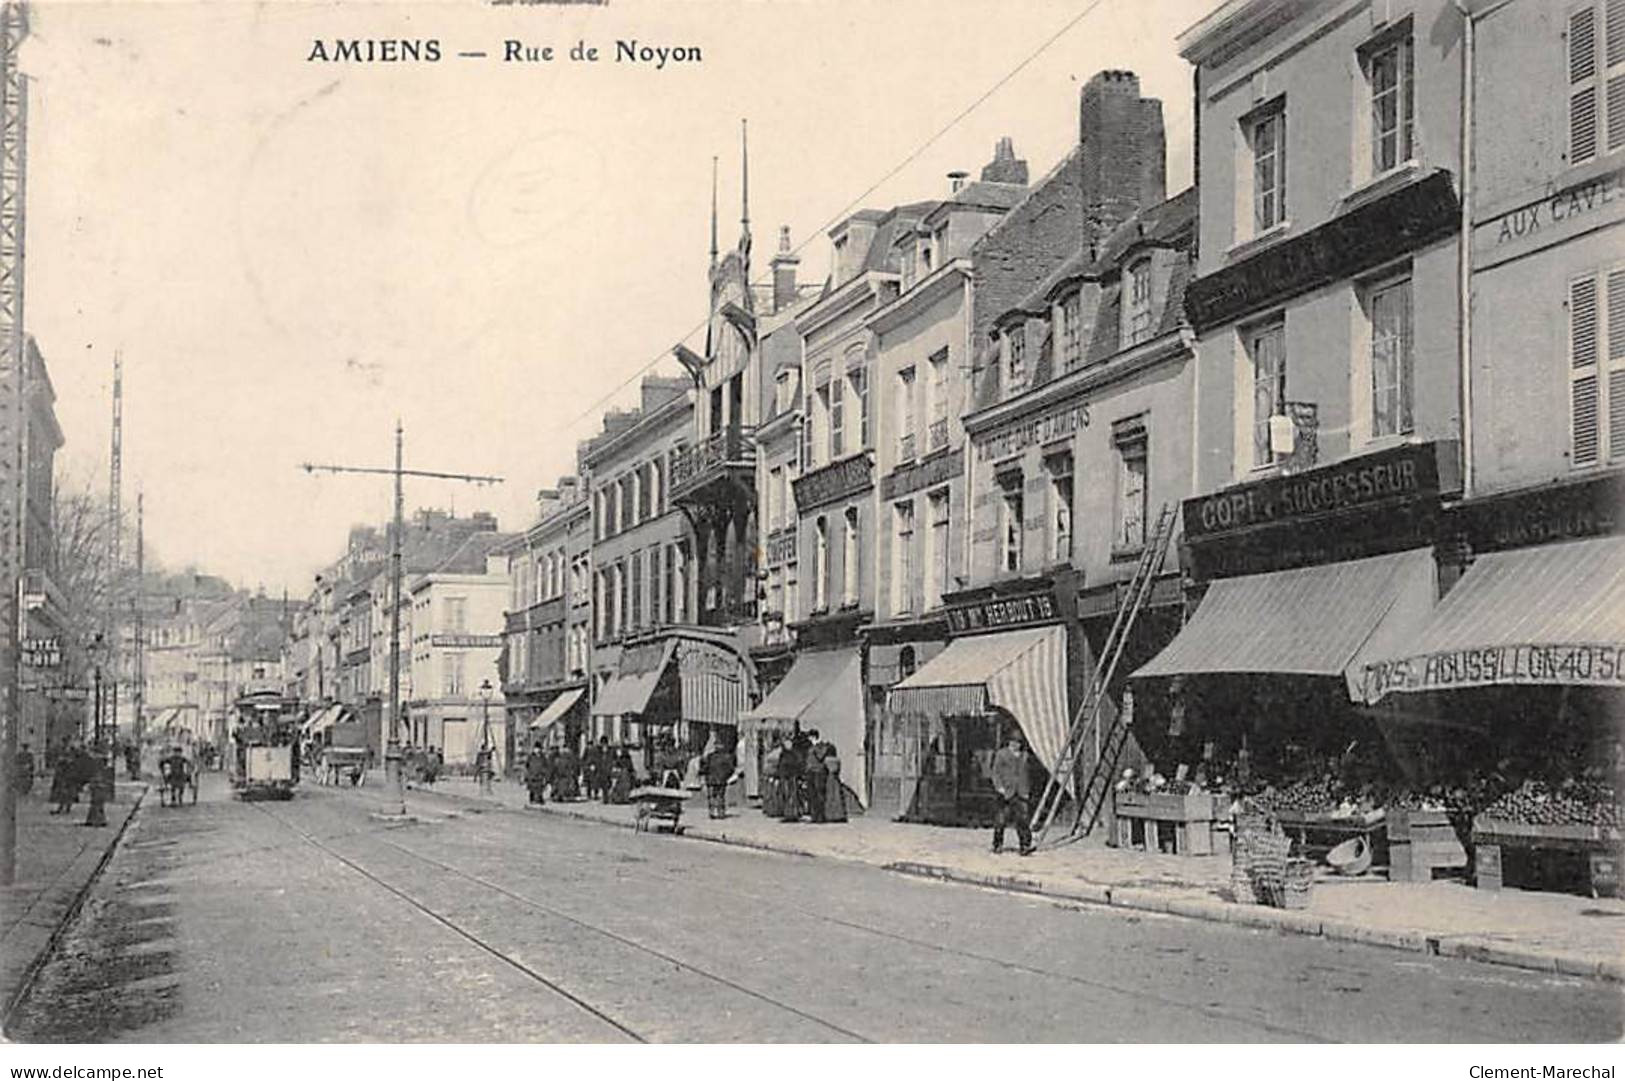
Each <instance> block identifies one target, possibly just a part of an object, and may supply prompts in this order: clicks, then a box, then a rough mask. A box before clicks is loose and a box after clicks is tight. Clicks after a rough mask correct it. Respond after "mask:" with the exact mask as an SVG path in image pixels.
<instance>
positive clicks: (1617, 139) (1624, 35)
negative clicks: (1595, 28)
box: [1603, 0, 1625, 150]
mask: <svg viewBox="0 0 1625 1081" xmlns="http://www.w3.org/2000/svg"><path fill="white" fill-rule="evenodd" d="M1603 67H1604V69H1605V76H1606V78H1607V89H1606V92H1605V97H1606V101H1605V104H1604V109H1605V116H1604V119H1605V120H1606V122H1607V125H1608V149H1609V150H1618V149H1619V148H1620V147H1622V146H1625V0H1608V5H1607V7H1606V8H1604V15H1603Z"/></svg>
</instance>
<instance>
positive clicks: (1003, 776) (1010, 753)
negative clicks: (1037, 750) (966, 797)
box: [993, 733, 1033, 856]
mask: <svg viewBox="0 0 1625 1081" xmlns="http://www.w3.org/2000/svg"><path fill="white" fill-rule="evenodd" d="M993 790H994V791H995V792H996V793H998V796H999V808H998V817H997V818H995V819H994V820H993V851H994V852H1003V851H1004V827H1005V826H1006V825H1007V824H1009V823H1011V822H1014V823H1015V827H1016V838H1017V839H1018V840H1019V841H1020V842H1021V854H1022V855H1023V856H1030V855H1032V854H1033V833H1032V827H1031V826H1030V825H1029V823H1028V819H1029V818H1030V817H1031V814H1030V812H1029V809H1028V805H1027V801H1028V799H1029V798H1030V796H1031V793H1032V769H1031V760H1030V759H1029V758H1028V757H1027V743H1026V741H1025V740H1023V739H1022V738H1021V737H1020V736H1019V735H1016V734H1014V733H1012V734H1011V736H1010V739H1009V741H1008V742H1006V743H1005V745H1004V746H1003V747H1002V748H1000V749H999V752H998V753H997V754H995V755H994V756H993Z"/></svg>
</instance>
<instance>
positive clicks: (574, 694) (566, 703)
mask: <svg viewBox="0 0 1625 1081" xmlns="http://www.w3.org/2000/svg"><path fill="white" fill-rule="evenodd" d="M586 693H587V691H586V688H584V687H577V688H576V689H575V690H573V691H560V692H559V696H558V697H557V698H555V699H553V701H551V702H549V703H548V704H547V708H546V709H544V710H542V712H541V713H539V714H537V715H536V719H535V720H533V721H531V722H530V730H531V731H532V732H535V731H539V730H541V729H544V728H552V727H553V726H554V725H555V724H558V723H559V722H560V721H562V720H564V715H565V714H566V713H569V712H570V709H571V707H573V706H574V705H575V704H576V703H577V702H579V701H581V696H582V695H584V694H586Z"/></svg>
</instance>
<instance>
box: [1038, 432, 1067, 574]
mask: <svg viewBox="0 0 1625 1081" xmlns="http://www.w3.org/2000/svg"><path fill="white" fill-rule="evenodd" d="M1044 467H1045V469H1046V471H1047V472H1048V473H1049V558H1050V562H1051V563H1069V562H1071V560H1072V491H1073V489H1072V455H1070V454H1056V455H1053V456H1051V457H1050V458H1049V459H1048V460H1047V461H1045V463H1044Z"/></svg>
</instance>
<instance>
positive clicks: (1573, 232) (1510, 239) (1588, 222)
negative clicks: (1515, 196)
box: [1473, 169, 1625, 269]
mask: <svg viewBox="0 0 1625 1081" xmlns="http://www.w3.org/2000/svg"><path fill="white" fill-rule="evenodd" d="M1621 216H1625V169H1615V170H1613V171H1612V172H1609V173H1604V174H1603V175H1602V176H1597V177H1592V178H1591V179H1589V180H1583V181H1581V182H1580V183H1578V184H1571V185H1569V186H1568V187H1566V188H1564V189H1563V190H1562V191H1559V192H1555V193H1553V194H1551V195H1544V194H1543V195H1542V196H1541V197H1540V198H1538V199H1535V200H1532V201H1530V202H1528V203H1525V204H1524V205H1522V206H1518V207H1514V208H1513V209H1511V210H1509V211H1507V212H1506V213H1505V214H1502V215H1500V216H1499V217H1495V218H1491V219H1490V220H1489V221H1487V222H1484V223H1483V224H1481V225H1479V226H1477V227H1476V228H1475V229H1474V230H1473V252H1474V255H1475V256H1476V258H1475V263H1476V266H1475V268H1474V269H1483V268H1484V267H1485V266H1492V265H1494V264H1496V263H1501V262H1505V261H1506V260H1508V259H1511V258H1514V257H1516V256H1519V255H1524V254H1527V253H1528V252H1531V251H1536V250H1538V249H1540V248H1545V247H1550V246H1551V245H1553V244H1556V243H1558V242H1560V241H1563V240H1568V239H1570V238H1571V237H1574V236H1577V235H1578V234H1580V233H1583V232H1585V231H1587V230H1589V229H1593V228H1595V227H1597V226H1599V225H1605V224H1607V223H1608V222H1609V221H1612V220H1615V219H1617V218H1619V217H1621Z"/></svg>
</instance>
